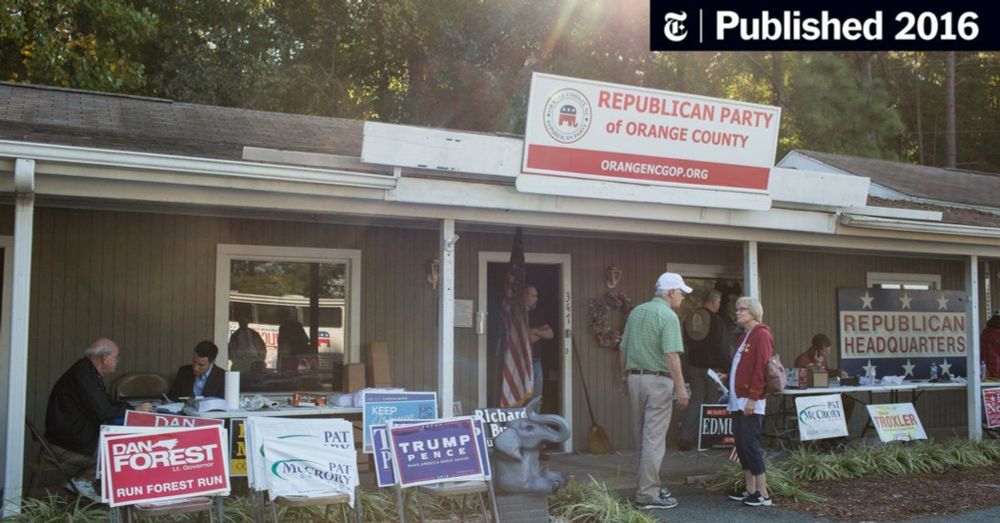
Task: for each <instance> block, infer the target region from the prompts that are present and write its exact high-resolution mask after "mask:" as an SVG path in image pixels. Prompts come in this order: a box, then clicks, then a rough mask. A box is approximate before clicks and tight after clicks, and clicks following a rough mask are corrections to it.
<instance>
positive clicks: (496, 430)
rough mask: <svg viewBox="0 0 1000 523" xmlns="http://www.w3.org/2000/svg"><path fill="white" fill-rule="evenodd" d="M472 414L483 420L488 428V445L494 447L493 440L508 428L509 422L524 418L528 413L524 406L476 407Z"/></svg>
mask: <svg viewBox="0 0 1000 523" xmlns="http://www.w3.org/2000/svg"><path fill="white" fill-rule="evenodd" d="M472 416H473V417H475V418H476V419H480V420H482V421H483V425H484V427H485V429H486V445H487V446H489V448H493V440H494V439H495V438H496V437H497V436H499V435H500V433H501V432H503V430H504V429H506V428H507V424H508V423H510V422H512V421H514V420H517V419H522V418H527V417H528V413H527V411H526V410H525V408H524V407H519V408H512V409H500V408H487V409H476V410H475V411H473V413H472Z"/></svg>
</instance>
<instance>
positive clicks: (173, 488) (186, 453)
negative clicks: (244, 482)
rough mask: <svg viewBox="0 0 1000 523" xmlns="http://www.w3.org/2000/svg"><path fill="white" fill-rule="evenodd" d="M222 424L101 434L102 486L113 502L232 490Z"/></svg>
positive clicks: (125, 502) (183, 496) (108, 498)
mask: <svg viewBox="0 0 1000 523" xmlns="http://www.w3.org/2000/svg"><path fill="white" fill-rule="evenodd" d="M223 435H224V431H223V429H222V427H221V426H212V427H196V428H190V429H177V430H173V431H169V432H164V433H160V434H124V435H113V436H106V437H104V438H102V440H101V451H102V458H103V469H104V481H105V483H106V485H105V486H104V487H103V490H104V491H105V493H106V495H107V500H108V503H109V504H110V505H111V506H112V507H116V506H121V505H131V504H135V503H142V502H150V501H162V500H168V499H178V498H186V497H190V496H198V495H212V494H224V495H227V494H229V462H228V461H229V460H228V459H227V456H226V447H225V444H226V440H225V438H224V437H223Z"/></svg>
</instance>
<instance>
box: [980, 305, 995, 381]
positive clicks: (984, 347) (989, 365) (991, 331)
mask: <svg viewBox="0 0 1000 523" xmlns="http://www.w3.org/2000/svg"><path fill="white" fill-rule="evenodd" d="M979 345H980V349H979V359H980V360H982V361H985V362H986V373H987V375H986V376H983V378H984V379H985V378H1000V311H998V312H996V313H994V314H993V317H992V318H990V321H988V322H986V328H985V329H983V334H982V335H980V336H979Z"/></svg>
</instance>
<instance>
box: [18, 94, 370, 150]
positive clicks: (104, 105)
mask: <svg viewBox="0 0 1000 523" xmlns="http://www.w3.org/2000/svg"><path fill="white" fill-rule="evenodd" d="M363 125H364V123H363V122H362V121H359V120H347V119H343V118H328V117H317V116H304V115H297V114H284V113H272V112H266V111H251V110H247V109H234V108H230V107H216V106H210V105H197V104H188V103H179V102H173V101H170V100H162V99H157V98H144V97H137V96H122V95H114V94H106V93H96V92H89V91H78V90H73V89H60V88H52V87H42V86H33V85H26V84H11V83H4V82H0V139H4V140H19V141H28V142H41V143H50V144H61V145H74V146H83V147H95V148H101V149H116V150H127V151H141V152H149V153H162V154H172V155H179V156H195V157H202V158H218V159H226V160H239V159H242V156H243V146H245V145H249V146H254V147H267V148H272V149H286V150H294V151H305V152H317V153H326V154H340V155H348V156H360V155H361V141H362V133H363V131H362V127H363Z"/></svg>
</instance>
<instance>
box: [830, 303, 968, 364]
mask: <svg viewBox="0 0 1000 523" xmlns="http://www.w3.org/2000/svg"><path fill="white" fill-rule="evenodd" d="M967 304H968V297H967V296H966V293H965V292H964V291H948V290H915V289H838V290H837V313H838V324H839V330H840V365H841V368H843V369H844V370H846V371H847V372H848V373H849V374H851V375H867V374H870V373H874V374H875V375H876V376H877V377H879V378H881V377H882V376H905V377H906V378H907V379H914V378H916V379H928V378H932V379H933V378H940V377H941V375H942V374H945V373H947V374H949V375H951V376H962V377H965V376H966V372H967V369H966V365H965V361H966V354H967V351H968V350H969V346H968V339H967V336H966V328H965V322H966V312H965V310H966V306H967ZM935 374H936V375H935Z"/></svg>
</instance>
